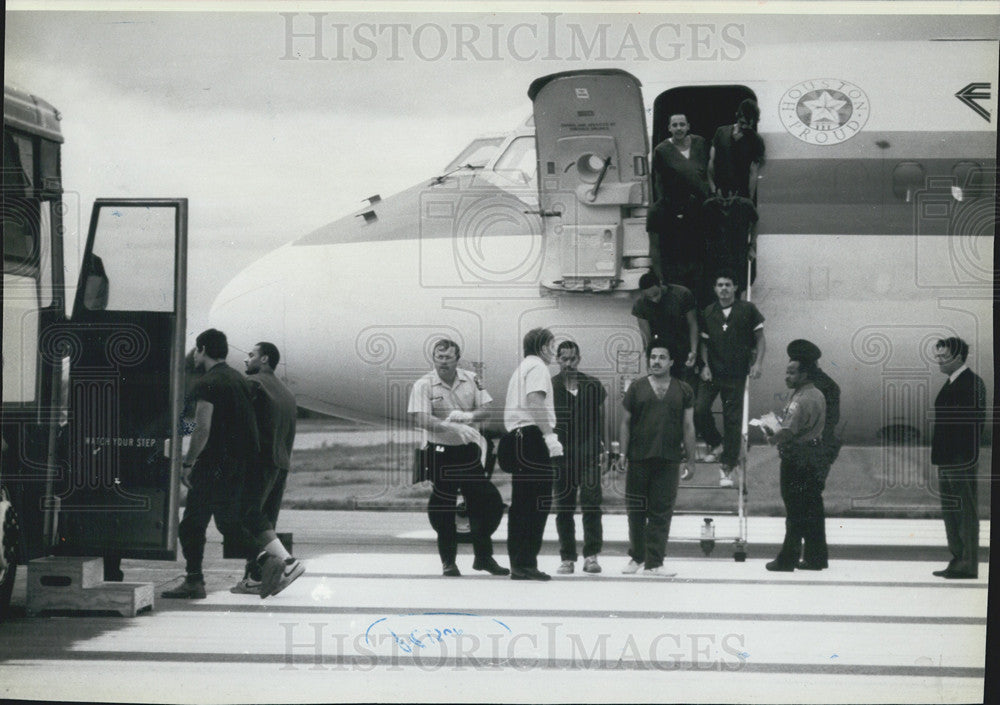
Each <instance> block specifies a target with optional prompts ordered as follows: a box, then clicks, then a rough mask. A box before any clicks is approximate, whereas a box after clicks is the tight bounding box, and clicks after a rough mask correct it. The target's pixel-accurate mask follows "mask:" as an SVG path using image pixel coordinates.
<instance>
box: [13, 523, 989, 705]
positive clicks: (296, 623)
mask: <svg viewBox="0 0 1000 705" xmlns="http://www.w3.org/2000/svg"><path fill="white" fill-rule="evenodd" d="M735 522H736V518H735V517H720V518H719V519H718V520H717V528H716V544H715V548H714V550H713V551H712V552H711V554H710V555H709V556H705V555H704V554H703V552H702V551H701V548H700V546H699V543H698V540H697V536H698V529H699V527H700V525H701V517H698V516H678V517H675V520H674V523H673V526H672V536H673V537H674V538H672V540H671V542H670V544H669V545H668V550H667V565H668V566H669V567H670V568H671V569H673V570H675V571H676V572H677V576H676V577H675V578H672V579H662V578H646V577H642V576H641V575H638V576H636V575H623V574H622V573H621V568H622V567H623V566H624V565H625V563H626V562H627V560H628V558H627V556H626V555H625V553H624V547H625V541H626V539H627V526H626V520H625V517H623V516H620V515H610V516H606V517H605V522H604V530H605V548H604V551H603V552H602V554H601V557H600V562H601V565H602V566H603V572H602V573H600V574H598V575H590V574H585V573H582V572H580V568H581V566H582V562H578V563H577V564H576V572H574V573H573V574H572V575H558V574H556V573H555V571H556V568H557V567H558V565H559V555H558V549H557V545H556V543H555V538H556V536H555V527H554V522H553V521H549V523H548V526H547V531H546V536H545V539H546V540H545V544H544V546H543V549H542V553H541V555H540V556H539V567H540V568H541V569H542V570H544V571H547V572H549V573H551V574H552V575H553V579H552V580H551V581H549V582H515V581H511V580H509V579H507V578H502V577H494V576H489V575H487V574H485V573H481V572H478V571H474V570H472V566H471V564H472V555H471V548H470V547H468V546H461V547H460V550H459V561H458V565H459V568H460V569H461V571H462V573H463V575H462V577H460V578H447V577H443V576H442V575H441V574H440V564H439V562H438V558H437V555H436V550H435V547H434V546H435V545H434V534H433V532H432V531H431V530H430V527H429V526H428V525H427V523H426V517H425V516H423V515H421V514H419V513H415V512H362V511H352V512H333V511H293V510H287V511H283V512H282V514H281V517H280V519H279V530H281V531H288V532H292V534H293V549H294V552H295V554H296V555H297V556H298V557H299V558H300V559H301V560H303V562H304V563H305V566H306V570H307V572H306V574H305V575H304V576H303V577H301V578H300V579H299V580H298V581H296V582H295V583H293V584H292V585H291V586H290V587H288V589H286V590H285V591H284V592H282V593H281V594H280V595H276V596H273V597H269V598H267V599H265V600H261V599H260V598H259V597H257V596H253V595H234V594H231V593H230V592H229V587H231V586H232V585H233V584H235V583H236V581H237V580H238V579H239V578H240V577H241V575H242V563H241V562H240V561H234V560H224V559H222V550H221V537H220V536H219V535H218V533H217V532H216V531H215V529H214V527H212V528H211V529H210V534H209V546H208V549H207V552H206V563H205V567H206V584H207V590H208V596H207V598H206V599H204V600H167V599H161V598H160V597H159V594H160V592H161V591H162V590H163V589H164V588H165V587H169V586H172V585H173V584H175V582H176V581H177V580H178V579H179V577H180V576H181V575H182V574H183V570H182V562H180V561H177V562H156V561H138V560H125V561H124V562H123V569H124V571H125V576H126V580H128V581H146V582H151V583H154V584H155V586H156V595H157V598H156V600H155V604H154V607H153V609H152V611H150V612H147V613H145V614H141V615H139V616H137V617H133V618H124V617H118V616H107V615H103V614H88V613H60V612H54V613H45V614H43V615H41V616H36V617H27V616H24V614H23V606H24V601H25V589H26V581H25V577H24V574H23V573H24V571H23V570H22V571H19V575H18V581H17V583H16V585H15V594H14V603H15V608H19V611H16V612H15V615H14V617H13V618H12V619H10V620H8V621H7V622H6V623H4V624H3V625H0V634H3V639H2V640H0V696H2V697H5V698H27V699H47V700H67V701H71V700H80V699H85V700H100V701H113V702H122V701H124V702H184V703H187V702H213V703H214V702H359V701H364V702H386V701H393V702H402V701H408V702H467V701H479V702H483V701H485V702H494V701H509V702H567V701H573V702H608V701H631V702H869V703H871V702H981V701H982V700H983V688H984V678H985V658H986V616H987V591H988V583H989V565H988V562H987V561H988V547H989V523H988V522H982V530H981V535H982V537H983V562H982V563H981V564H980V570H979V577H978V578H977V579H975V580H944V579H942V578H938V577H935V576H932V575H931V572H932V571H933V570H937V569H940V568H943V567H944V564H945V559H946V554H947V550H946V549H945V548H944V546H945V542H944V529H943V524H942V522H940V520H899V519H853V518H852V519H828V520H827V534H828V539H829V542H830V544H831V563H830V567H829V569H827V570H824V571H820V572H816V571H796V572H794V573H770V572H768V571H766V570H765V569H764V563H765V562H766V561H767V560H769V559H770V558H772V557H773V555H774V552H775V551H776V548H777V544H778V543H779V542H780V538H781V535H782V532H783V522H782V520H780V519H772V518H753V517H751V518H750V519H749V521H748V532H747V537H746V538H747V539H748V545H747V553H748V557H747V559H746V561H745V562H737V561H735V560H733V551H732V536H731V534H732V535H735V533H736V528H737V527H736V524H735ZM577 523H578V525H579V522H577ZM578 530H579V529H578ZM505 536H506V526H504V525H502V526H501V527H500V529H498V531H497V533H496V535H495V539H496V541H495V544H496V556H497V559H498V560H499V562H500V563H501V564H506V563H507V560H506V556H505V546H504V542H503V538H504V537H505Z"/></svg>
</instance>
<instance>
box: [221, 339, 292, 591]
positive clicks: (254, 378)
mask: <svg viewBox="0 0 1000 705" xmlns="http://www.w3.org/2000/svg"><path fill="white" fill-rule="evenodd" d="M280 360H281V353H280V352H279V351H278V348H277V346H276V345H274V343H268V342H260V343H257V344H256V345H254V346H253V348H252V349H251V350H250V352H249V353H247V357H246V360H244V361H243V364H244V366H245V367H246V373H247V376H248V379H249V381H250V389H251V394H252V399H253V406H254V413H255V415H256V416H257V429H258V432H259V435H260V460H259V472H252V473H250V474H249V475H248V480H247V495H248V498H260V511H253V512H251V513H250V516H249V517H247V518H248V520H249V524H250V525H249V526H248V527H247V528H248V529H250V531H251V533H253V534H254V535H255V538H256V548H253V549H252V550H251V555H250V556H248V557H247V564H246V568H245V570H244V573H243V580H241V581H240V582H239V583H237V584H236V586H235V587H233V588H231V589H230V592H235V593H245V594H253V595H259V594H260V588H261V578H262V573H263V571H262V570H261V567H260V562H259V560H258V559H259V558H260V555H259V554H260V550H263V551H265V552H267V553H280V552H281V551H282V550H286V547H285V546H283V545H282V544H281V542H280V541H279V540H278V536H277V534H275V531H274V527H275V525H276V524H277V522H278V512H279V511H280V509H281V498H282V496H283V495H284V493H285V484H286V482H287V479H288V470H289V467H290V465H291V457H292V444H293V443H294V442H295V416H296V405H295V396H294V395H293V394H292V393H291V391H289V389H288V387H286V386H285V385H284V384H282V383H281V380H279V379H278V377H277V375H275V374H274V371H275V369H277V366H278V362H279V361H280ZM268 547H270V549H269V548H268ZM286 552H287V551H286Z"/></svg>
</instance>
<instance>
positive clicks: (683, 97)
mask: <svg viewBox="0 0 1000 705" xmlns="http://www.w3.org/2000/svg"><path fill="white" fill-rule="evenodd" d="M747 98H750V99H751V100H757V95H756V94H755V93H754V92H753V91H752V90H750V89H749V88H747V87H746V86H738V85H733V86H679V87H678V88H671V89H670V90H666V91H663V93H660V95H658V96H656V100H655V101H653V146H654V147H655V146H656V145H658V144H659V143H660V142H662V141H663V140H665V139H667V138H669V137H670V129H669V128H670V116H671V115H677V114H678V113H683V114H684V116H685V117H687V119H688V124H689V125H691V134H693V135H699V136H701V137H704V138H705V140H706V141H707V142H711V141H712V137H714V136H715V131H716V130H717V129H719V128H720V127H722V126H723V125H731V124H732V123H733V122H734V121H735V115H736V108H737V107H738V106H739V104H740V103H742V102H743V101H744V100H746V99H747Z"/></svg>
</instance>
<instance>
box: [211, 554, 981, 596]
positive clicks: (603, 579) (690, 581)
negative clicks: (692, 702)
mask: <svg viewBox="0 0 1000 705" xmlns="http://www.w3.org/2000/svg"><path fill="white" fill-rule="evenodd" d="M304 562H305V563H306V564H307V565H308V563H309V559H305V561H304ZM229 572H232V571H229ZM461 577H462V579H463V580H468V579H472V580H490V581H494V582H499V581H497V578H496V576H492V575H475V574H472V573H468V574H466V573H463V574H462V576H461ZM303 578H310V579H315V578H329V579H333V578H346V579H354V580H366V579H377V580H444V581H446V582H454V581H455V579H454V578H446V577H445V576H443V575H438V574H436V573H429V574H419V573H411V574H406V575H400V574H398V573H316V572H313V571H309V572H308V573H307V574H306V575H304V576H303ZM552 580H553V581H556V582H569V581H583V582H586V583H654V584H655V583H673V584H682V585H809V586H819V587H826V586H831V587H871V588H883V587H885V588H942V587H946V588H949V589H964V590H988V589H989V587H990V586H989V583H986V582H973V581H964V580H963V581H954V580H947V581H946V580H945V579H944V578H942V579H941V580H940V582H937V581H927V582H918V583H914V582H903V581H899V580H890V581H874V580H872V581H864V580H795V579H789V580H768V579H765V578H759V579H741V578H664V579H661V578H656V579H650V578H645V577H641V576H640V577H636V576H632V577H627V576H621V577H619V576H612V575H607V576H596V575H595V576H593V577H591V576H583V575H580V576H578V577H572V578H570V577H562V576H555V575H553V576H552Z"/></svg>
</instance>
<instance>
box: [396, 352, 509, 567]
mask: <svg viewBox="0 0 1000 705" xmlns="http://www.w3.org/2000/svg"><path fill="white" fill-rule="evenodd" d="M431 354H432V357H433V361H434V369H433V370H431V371H430V372H428V373H427V374H425V375H424V376H423V377H421V378H420V379H418V380H417V381H416V382H415V383H414V385H413V390H412V392H411V393H410V401H409V405H408V406H407V409H406V410H407V412H408V413H409V415H410V418H411V419H412V420H413V422H414V423H415V424H416V425H417V426H419V427H420V428H423V429H424V430H426V431H427V446H426V448H425V451H424V452H425V454H426V463H427V466H428V469H429V471H430V475H431V478H430V479H431V482H432V483H433V490H432V492H431V497H430V500H429V501H428V502H427V515H428V517H429V518H430V522H431V526H432V527H434V531H435V532H437V546H438V554H439V555H440V557H441V572H442V574H443V575H446V576H448V577H458V576H460V575H461V574H462V573H461V571H460V570H459V569H458V566H457V565H456V564H455V558H456V556H457V554H458V533H457V529H456V526H455V504H456V502H457V501H458V493H459V492H461V493H462V496H463V497H465V501H466V503H467V505H468V511H469V528H470V531H471V533H472V550H473V552H474V554H475V560H474V561H473V563H472V567H473V569H474V570H484V571H486V572H488V573H490V574H492V575H508V574H509V573H510V571H509V570H507V568H504V567H503V566H501V565H499V564H498V563H497V562H496V560H495V559H494V558H493V540H492V538H491V537H492V535H493V532H494V531H495V530H496V528H497V527H498V526H499V525H500V520H501V519H502V517H503V509H504V505H503V500H502V499H501V497H500V492H499V491H498V490H497V488H496V487H495V486H494V485H493V483H492V482H490V480H489V478H488V477H487V476H486V473H485V471H484V469H483V465H482V463H481V462H480V455H481V453H480V450H481V448H480V442H484V441H483V437H482V436H481V435H480V433H479V431H478V430H476V428H475V424H477V423H478V422H480V421H482V420H483V419H485V418H487V416H488V414H489V411H488V407H489V404H490V402H491V401H492V397H490V394H489V392H487V391H486V389H485V388H484V387H483V385H482V382H481V380H480V379H479V377H478V376H477V375H475V374H473V373H472V372H469V371H468V370H463V369H460V368H459V367H458V360H459V358H460V357H461V354H462V352H461V349H460V348H459V347H458V343H456V342H455V341H453V340H449V339H447V338H442V339H440V340H438V341H437V342H436V343H434V348H433V351H432V353H431Z"/></svg>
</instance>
